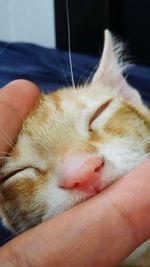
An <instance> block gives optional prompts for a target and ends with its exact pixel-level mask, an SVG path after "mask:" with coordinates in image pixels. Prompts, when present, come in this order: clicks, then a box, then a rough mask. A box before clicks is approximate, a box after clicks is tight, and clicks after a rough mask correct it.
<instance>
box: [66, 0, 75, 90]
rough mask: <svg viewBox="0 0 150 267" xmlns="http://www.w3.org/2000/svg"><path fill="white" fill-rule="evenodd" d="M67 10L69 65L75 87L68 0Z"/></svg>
mask: <svg viewBox="0 0 150 267" xmlns="http://www.w3.org/2000/svg"><path fill="white" fill-rule="evenodd" d="M66 12H67V27H68V50H69V51H68V52H69V65H70V74H71V80H72V86H73V87H74V88H75V81H74V75H73V66H72V57H71V38H70V19H69V7H68V1H67V0H66Z"/></svg>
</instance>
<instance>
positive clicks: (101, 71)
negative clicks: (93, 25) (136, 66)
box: [93, 30, 123, 86]
mask: <svg viewBox="0 0 150 267" xmlns="http://www.w3.org/2000/svg"><path fill="white" fill-rule="evenodd" d="M117 46H118V47H117ZM115 47H117V49H118V50H119V44H118V45H116V44H115V43H114V41H113V38H112V36H111V33H110V32H109V31H108V30H105V41H104V49H103V53H102V57H101V61H100V64H99V67H98V69H97V71H96V73H95V75H94V77H93V82H98V81H100V82H101V83H105V84H106V83H107V84H109V85H111V86H116V85H119V84H120V83H121V82H122V80H123V76H122V73H121V67H120V66H119V63H118V55H117V52H115Z"/></svg>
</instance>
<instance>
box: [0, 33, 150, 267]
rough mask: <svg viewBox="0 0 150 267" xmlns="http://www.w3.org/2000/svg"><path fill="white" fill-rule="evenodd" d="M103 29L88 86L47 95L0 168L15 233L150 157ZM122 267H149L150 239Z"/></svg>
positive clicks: (4, 205)
mask: <svg viewBox="0 0 150 267" xmlns="http://www.w3.org/2000/svg"><path fill="white" fill-rule="evenodd" d="M120 47H121V45H120V44H117V45H116V43H115V41H114V38H113V37H112V35H111V33H110V32H109V31H108V30H105V42H104V49H103V53H102V57H101V61H100V64H99V66H98V68H97V71H96V72H95V74H94V76H93V78H92V80H91V82H89V83H88V84H84V85H82V86H80V87H77V88H75V87H70V88H63V89H60V90H58V91H56V92H53V93H50V94H47V95H44V94H42V93H41V96H40V99H39V101H38V102H37V103H36V105H35V106H34V107H33V109H32V111H31V112H30V114H29V115H28V117H27V118H26V120H25V121H24V123H23V125H22V129H21V132H20V133H19V135H18V138H17V142H16V144H15V146H14V148H13V149H12V151H11V152H10V156H9V157H7V158H6V161H5V164H4V166H3V168H2V170H1V172H2V173H3V176H2V179H1V184H0V199H1V202H0V216H1V218H2V221H3V224H4V225H5V226H6V227H7V228H8V229H10V230H11V231H12V232H13V233H20V232H23V231H24V230H26V229H28V228H31V227H33V226H35V225H37V224H39V223H41V222H43V221H45V220H47V219H48V218H51V217H52V216H55V215H56V214H59V213H62V212H64V211H65V210H67V209H70V208H71V207H73V206H75V205H77V204H79V203H80V202H82V201H85V200H87V199H88V198H90V197H92V196H94V195H96V194H98V193H100V192H101V191H102V190H104V189H105V188H106V187H108V186H109V185H111V184H112V183H113V182H115V181H116V180H117V179H119V178H120V177H122V176H124V175H126V174H127V173H129V172H130V171H131V170H132V169H134V168H135V167H136V166H137V165H139V164H141V163H142V162H144V161H145V160H146V159H148V158H149V155H150V112H149V110H148V108H147V107H146V106H145V105H144V103H143V102H142V99H141V97H140V95H139V93H138V92H137V90H136V89H134V88H132V87H131V86H130V85H129V84H128V83H127V81H126V79H125V78H124V77H123V75H122V71H123V69H124V67H125V66H126V65H124V64H123V63H122V62H121V60H120V51H119V50H120ZM121 266H137V267H142V266H144V267H146V266H147V267H148V266H150V241H147V242H145V243H144V244H143V245H142V246H140V247H139V248H138V249H137V250H136V251H135V252H134V253H132V254H131V255H130V256H129V257H128V258H127V259H126V260H125V261H124V262H123V263H122V265H121Z"/></svg>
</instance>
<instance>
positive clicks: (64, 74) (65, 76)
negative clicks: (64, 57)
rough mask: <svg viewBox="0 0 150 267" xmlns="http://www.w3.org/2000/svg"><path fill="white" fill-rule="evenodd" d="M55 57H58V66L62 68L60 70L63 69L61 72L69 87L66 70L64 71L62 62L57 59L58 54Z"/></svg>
mask: <svg viewBox="0 0 150 267" xmlns="http://www.w3.org/2000/svg"><path fill="white" fill-rule="evenodd" d="M55 57H56V60H57V63H58V65H59V67H60V69H61V72H62V74H63V76H64V78H65V81H66V83H67V86H69V82H68V79H67V75H66V72H65V70H64V69H63V67H62V64H61V62H60V60H59V58H58V57H57V55H56V54H55Z"/></svg>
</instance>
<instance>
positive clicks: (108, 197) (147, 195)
mask: <svg viewBox="0 0 150 267" xmlns="http://www.w3.org/2000/svg"><path fill="white" fill-rule="evenodd" d="M38 96H39V91H38V88H37V87H36V86H35V85H34V84H32V83H30V82H28V81H23V80H18V81H14V82H12V83H10V84H8V85H7V86H5V87H4V89H2V90H1V91H0V99H2V98H3V99H4V98H5V99H6V100H5V102H7V104H4V101H1V100H0V127H1V128H3V129H4V130H5V131H6V132H7V133H9V138H11V139H12V140H13V141H15V138H16V136H17V133H18V131H19V129H20V127H21V123H22V119H21V117H22V118H25V117H26V116H27V114H28V112H29V111H30V109H31V107H32V106H33V104H34V103H35V101H36V100H37V99H38ZM25 99H26V101H25ZM2 102H3V103H2ZM10 106H12V108H10ZM12 110H15V111H14V112H12ZM2 111H3V115H1V114H2ZM19 113H20V114H21V117H20V116H18V115H17V114H19ZM11 120H12V121H13V123H8V122H10V121H11ZM9 149H10V147H9V145H8V144H7V145H6V143H5V142H4V141H3V140H2V139H1V138H0V150H2V151H3V152H4V151H6V152H7V151H9ZM149 181H150V160H148V161H146V162H145V163H144V164H143V165H141V166H139V167H138V168H137V169H135V170H133V171H132V172H131V173H130V174H128V175H127V176H126V177H123V178H122V179H120V180H119V181H117V182H116V183H114V184H113V185H112V186H110V187H109V188H107V189H106V190H104V191H103V192H102V193H100V194H98V195H97V196H96V197H93V198H91V199H90V200H87V201H85V202H83V203H82V204H80V205H78V206H76V207H74V208H72V209H70V210H68V211H67V212H65V213H63V214H61V215H58V216H56V217H54V218H53V219H51V220H48V221H46V222H44V223H42V224H41V225H38V226H37V227H35V228H33V229H31V230H28V231H26V232H25V233H23V234H21V235H20V236H18V237H16V238H14V239H13V240H11V241H10V242H8V243H7V244H6V245H4V246H3V247H1V249H0V267H6V266H7V267H20V266H21V267H50V266H52V267H60V266H61V267H84V266H86V267H93V266H94V267H100V266H102V267H116V266H118V265H119V264H120V262H121V261H123V259H125V258H126V257H127V256H128V255H129V254H130V253H131V252H132V251H133V250H134V249H135V248H136V247H137V246H139V245H140V244H141V243H142V242H144V241H145V240H147V239H148V238H150V182H149Z"/></svg>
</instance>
